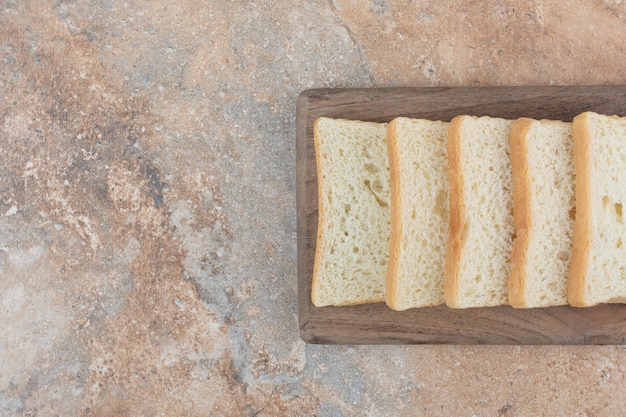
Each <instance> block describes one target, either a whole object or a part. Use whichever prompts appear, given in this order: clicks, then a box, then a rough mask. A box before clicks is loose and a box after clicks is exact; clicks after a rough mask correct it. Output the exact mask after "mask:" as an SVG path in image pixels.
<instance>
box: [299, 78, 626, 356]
mask: <svg viewBox="0 0 626 417" xmlns="http://www.w3.org/2000/svg"><path fill="white" fill-rule="evenodd" d="M587 110H591V111H596V112H599V113H604V114H619V115H626V86H576V87H463V88H396V89H325V90H307V91H304V92H302V93H301V94H300V96H299V97H298V103H297V115H296V128H297V133H296V141H297V145H296V153H297V168H296V170H297V180H296V181H297V183H296V185H297V215H298V305H299V325H300V334H301V336H302V338H303V339H304V340H305V341H306V342H309V343H326V344H624V343H625V342H626V305H618V304H615V305H601V306H597V307H591V308H574V307H569V306H566V307H551V308H541V309H513V308H512V307H508V306H502V307H490V308H475V309H465V310H454V309H450V308H448V307H445V306H438V307H428V308H418V309H412V310H407V311H403V312H397V311H393V310H391V309H389V308H388V307H387V306H386V305H385V304H384V303H379V304H369V305H361V306H352V307H323V308H317V307H314V306H313V304H312V303H311V279H312V273H313V260H314V256H315V241H316V233H317V178H316V169H315V168H316V166H315V151H314V146H313V122H314V121H315V119H317V118H318V117H320V116H328V117H335V118H347V119H354V120H368V121H378V122H388V121H390V120H391V119H393V118H394V117H398V116H405V117H415V118H425V119H432V120H445V121H449V120H451V119H452V118H453V117H454V116H457V115H460V114H469V115H476V116H483V115H488V116H494V117H504V118H510V119H514V118H517V117H521V116H525V117H532V118H538V119H540V118H549V119H561V120H565V121H571V120H572V118H573V117H574V116H575V115H577V114H579V113H581V112H583V111H587Z"/></svg>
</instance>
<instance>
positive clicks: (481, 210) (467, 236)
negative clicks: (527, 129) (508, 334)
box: [444, 116, 514, 308]
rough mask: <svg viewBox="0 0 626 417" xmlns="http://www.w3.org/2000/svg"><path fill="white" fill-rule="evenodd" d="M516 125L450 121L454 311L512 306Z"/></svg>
mask: <svg viewBox="0 0 626 417" xmlns="http://www.w3.org/2000/svg"><path fill="white" fill-rule="evenodd" d="M511 124H512V121H511V120H505V119H500V118H491V117H486V116H485V117H471V116H457V117H455V118H454V119H452V121H451V122H450V127H449V130H448V167H449V175H450V226H449V227H450V235H449V239H448V247H447V252H446V265H445V271H444V297H445V300H446V304H447V305H448V306H450V307H452V308H467V307H487V306H496V305H501V304H507V303H508V281H509V275H510V272H511V266H510V256H511V250H512V247H513V237H514V228H513V179H512V173H511V160H510V146H509V134H510V131H511Z"/></svg>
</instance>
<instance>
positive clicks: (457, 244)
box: [443, 116, 468, 308]
mask: <svg viewBox="0 0 626 417" xmlns="http://www.w3.org/2000/svg"><path fill="white" fill-rule="evenodd" d="M466 117H468V116H457V117H455V118H454V119H452V121H451V122H450V125H449V127H448V143H447V148H448V175H449V178H450V224H449V235H448V244H447V248H446V262H445V267H444V275H443V295H444V299H445V301H446V304H447V305H448V306H449V307H453V308H458V307H459V303H458V300H459V297H458V289H459V269H460V268H459V267H460V262H461V252H462V250H463V246H464V245H465V239H466V233H465V228H466V223H467V218H466V213H465V198H464V195H463V176H462V172H463V169H462V167H461V134H460V129H461V125H462V123H463V120H464V119H465V118H466Z"/></svg>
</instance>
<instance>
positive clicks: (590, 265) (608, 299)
mask: <svg viewBox="0 0 626 417" xmlns="http://www.w3.org/2000/svg"><path fill="white" fill-rule="evenodd" d="M573 133H574V169H575V172H576V220H575V222H574V237H573V243H572V261H571V264H570V270H569V288H568V296H569V302H570V304H572V305H574V306H579V307H586V306H593V305H596V304H600V303H622V302H626V244H625V243H626V224H625V222H624V220H625V219H624V213H623V205H624V204H625V203H626V118H618V117H612V116H604V115H600V114H597V113H592V112H586V113H582V114H580V115H578V116H576V117H575V118H574V124H573Z"/></svg>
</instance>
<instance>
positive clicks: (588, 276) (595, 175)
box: [312, 112, 626, 310]
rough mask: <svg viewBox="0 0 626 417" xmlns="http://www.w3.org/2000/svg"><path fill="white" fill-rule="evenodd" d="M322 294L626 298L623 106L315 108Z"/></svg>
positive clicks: (397, 299)
mask: <svg viewBox="0 0 626 417" xmlns="http://www.w3.org/2000/svg"><path fill="white" fill-rule="evenodd" d="M314 139H315V151H316V162H317V178H318V203H319V220H318V233H317V242H316V254H315V263H314V271H313V283H312V301H313V304H314V305H315V306H318V307H321V306H328V305H354V304H364V303H374V302H386V303H387V305H388V306H389V307H390V308H392V309H394V310H406V309H409V308H416V307H427V306H435V305H439V304H444V303H445V304H447V305H448V306H449V307H452V308H470V307H490V306H498V305H511V306H513V307H517V308H533V307H549V306H558V305H567V304H570V305H573V306H577V307H587V306H593V305H596V304H600V303H614V302H626V224H625V222H624V215H625V214H624V213H623V204H624V203H625V202H626V118H619V117H615V116H605V115H600V114H597V113H593V112H586V113H582V114H580V115H578V116H577V117H575V118H574V120H573V122H563V121H557V120H533V119H529V118H521V119H516V120H506V119H501V118H494V117H488V116H483V117H476V116H467V115H460V116H458V117H455V118H454V119H453V120H451V121H450V122H443V121H431V120H423V119H410V118H396V119H394V120H392V121H391V122H390V123H374V122H363V121H355V120H345V119H331V118H320V119H318V120H317V121H316V122H315V126H314Z"/></svg>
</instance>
